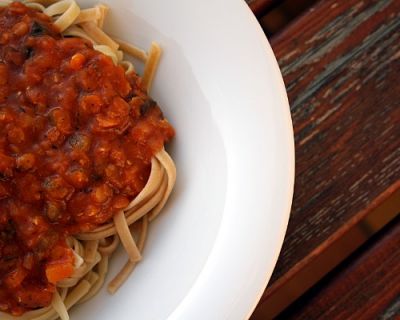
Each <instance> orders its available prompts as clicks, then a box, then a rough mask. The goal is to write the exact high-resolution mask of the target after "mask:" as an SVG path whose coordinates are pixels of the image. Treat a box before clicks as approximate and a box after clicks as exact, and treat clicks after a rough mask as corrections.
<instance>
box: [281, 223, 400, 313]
mask: <svg viewBox="0 0 400 320" xmlns="http://www.w3.org/2000/svg"><path fill="white" fill-rule="evenodd" d="M399 248H400V217H398V218H397V219H396V220H395V221H393V222H392V223H391V224H390V225H389V226H388V227H387V228H385V229H384V230H382V232H380V233H379V235H377V237H374V238H372V239H370V241H369V242H368V243H367V244H366V245H365V246H363V247H362V248H360V250H358V251H357V252H356V254H355V255H354V256H353V257H352V259H350V260H348V261H345V262H344V263H343V264H342V265H341V266H340V267H339V268H338V269H337V270H335V272H333V274H330V275H329V276H328V277H327V278H326V279H324V281H323V282H322V283H321V284H319V285H318V287H317V288H314V289H313V290H312V291H311V292H310V293H308V294H307V295H306V296H304V297H302V298H301V299H300V300H299V301H297V302H296V304H295V305H293V306H292V307H291V308H289V309H288V310H286V311H285V312H284V313H283V314H281V316H280V318H281V319H285V320H286V319H288V320H289V319H296V320H302V319H304V320H312V319H332V320H334V319H338V320H339V319H364V320H369V319H371V320H373V319H395V318H396V316H397V317H400V250H399Z"/></svg>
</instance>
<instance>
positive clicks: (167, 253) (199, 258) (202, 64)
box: [71, 0, 294, 320]
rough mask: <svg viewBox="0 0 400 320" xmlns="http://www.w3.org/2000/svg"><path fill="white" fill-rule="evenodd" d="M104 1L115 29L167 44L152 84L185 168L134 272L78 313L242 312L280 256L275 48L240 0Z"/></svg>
mask: <svg viewBox="0 0 400 320" xmlns="http://www.w3.org/2000/svg"><path fill="white" fill-rule="evenodd" d="M102 1H103V2H105V3H108V4H109V5H110V7H111V8H112V10H111V13H110V16H109V17H108V21H107V23H106V29H107V30H108V31H109V33H111V34H113V35H117V36H118V37H119V38H122V39H124V40H127V41H129V42H134V43H136V44H138V45H140V46H142V47H144V48H147V47H148V46H149V44H150V42H151V41H153V40H155V41H157V42H158V43H160V45H161V46H162V48H163V49H164V54H163V57H162V61H161V65H160V68H159V70H158V73H157V75H156V80H155V83H154V88H153V92H152V96H153V97H154V98H155V99H156V100H157V101H158V102H159V104H160V105H161V107H162V109H163V111H164V113H165V115H166V116H167V117H168V119H169V120H170V122H171V123H172V124H173V125H174V126H175V128H176V132H177V136H176V139H175V140H174V142H173V143H172V144H170V145H169V147H168V149H169V151H170V153H171V154H172V156H173V158H174V159H175V161H176V165H177V170H178V180H177V184H176V188H175V191H174V193H173V196H172V197H171V199H170V200H169V203H168V205H167V207H166V208H165V210H164V211H163V213H162V214H161V216H160V217H159V218H158V219H157V220H156V221H155V222H154V223H153V224H152V225H151V228H150V236H149V239H148V242H147V245H146V248H145V251H144V255H143V257H144V258H143V261H142V262H141V263H140V264H139V265H138V267H137V269H136V270H135V272H134V273H133V274H132V275H131V277H130V278H129V280H128V282H127V283H126V284H125V285H124V286H123V287H122V288H121V289H120V290H119V291H118V292H117V293H116V294H115V295H114V296H110V295H108V293H107V292H106V290H105V288H103V290H102V291H101V293H100V294H99V295H98V296H96V297H95V298H94V299H93V300H91V301H89V302H87V303H85V304H83V305H81V306H79V307H78V308H74V309H73V311H71V316H72V319H86V320H87V319H96V320H106V319H107V320H109V319H118V320H123V319H140V320H143V319H145V320H147V319H167V318H168V319H208V320H209V319H244V318H246V317H248V316H249V315H250V314H251V312H252V310H253V309H254V307H255V306H256V304H257V302H258V299H259V298H260V296H261V294H262V292H263V290H264V288H265V286H266V284H267V281H268V279H269V277H270V275H271V273H272V270H273V268H274V266H275V263H276V260H277V257H278V254H279V250H280V248H281V245H282V241H283V237H284V234H285V231H286V225H287V222H288V216H289V210H290V205H291V199H292V190H293V177H294V152H293V149H294V148H293V132H292V125H291V119H290V113H289V106H288V101H287V97H286V92H285V87H284V85H283V81H282V77H281V74H280V71H279V68H278V66H277V63H276V60H275V57H274V55H273V53H272V50H271V48H270V46H269V44H268V42H267V40H266V38H265V36H264V34H263V33H262V30H261V29H260V27H259V25H258V23H257V21H256V19H255V18H254V16H253V15H252V13H251V12H250V10H249V9H248V7H247V5H246V4H245V2H244V1H241V0H202V1H195V0H168V1H164V0H118V1H117V0H106V1H104V0H102ZM80 3H81V4H82V5H83V7H86V6H88V5H92V4H95V3H97V1H80ZM125 259H126V256H125V254H124V253H123V252H122V250H121V251H120V252H118V254H117V255H116V256H115V257H114V259H112V263H111V270H110V272H109V275H108V278H107V280H108V281H109V280H110V279H111V277H112V276H113V275H115V273H116V272H117V270H118V268H120V267H121V265H122V264H123V263H124V261H125Z"/></svg>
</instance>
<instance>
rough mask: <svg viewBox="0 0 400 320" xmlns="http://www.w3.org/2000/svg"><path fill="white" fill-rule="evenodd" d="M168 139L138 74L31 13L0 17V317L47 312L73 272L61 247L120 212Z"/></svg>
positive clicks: (0, 12)
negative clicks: (1, 313)
mask: <svg viewBox="0 0 400 320" xmlns="http://www.w3.org/2000/svg"><path fill="white" fill-rule="evenodd" d="M173 136H174V130H173V128H172V127H171V125H170V124H169V123H168V122H167V120H166V119H164V117H163V115H162V113H161V111H160V109H159V107H158V106H157V104H156V103H155V102H154V101H153V100H151V99H150V98H149V97H148V96H147V94H146V92H145V90H144V89H143V88H142V86H141V79H140V78H139V77H138V76H137V75H136V74H134V73H132V74H130V75H125V72H124V70H123V68H121V67H119V66H115V65H114V64H113V62H112V60H111V59H110V58H109V57H107V56H105V55H103V54H101V53H99V52H97V51H95V50H93V48H92V45H91V44H90V43H88V42H87V41H85V40H82V39H76V38H63V37H62V36H61V35H60V34H59V33H58V31H57V30H56V29H55V27H54V26H53V25H52V24H51V22H50V19H49V18H48V17H47V16H45V15H44V14H42V13H40V12H38V11H35V10H32V9H28V8H26V7H25V6H23V5H22V4H19V3H13V4H11V5H10V6H9V7H5V8H0V310H1V311H5V312H10V313H12V314H15V315H18V314H22V313H24V312H25V311H28V310H32V309H36V308H39V307H43V306H48V305H49V304H50V302H51V299H52V296H53V293H54V291H55V284H56V283H57V281H60V280H62V279H64V278H66V277H68V276H70V275H71V273H72V271H73V264H74V257H73V254H72V251H71V250H70V249H69V247H68V246H67V244H66V238H67V237H68V236H69V235H74V234H76V233H80V232H87V231H90V230H93V229H95V228H96V227H97V226H100V225H102V224H103V223H105V222H107V221H109V220H110V219H112V216H113V215H114V214H115V213H116V212H118V211H119V210H121V209H123V208H125V207H126V206H127V205H128V204H129V202H130V201H131V200H132V199H134V197H135V196H136V195H137V194H138V193H139V192H140V191H141V190H142V189H143V187H144V185H145V184H146V182H147V179H148V176H149V173H150V161H151V158H152V157H153V155H154V154H155V153H156V152H157V151H159V150H160V149H161V148H162V147H163V145H164V143H165V142H166V141H168V140H169V139H171V138H172V137H173Z"/></svg>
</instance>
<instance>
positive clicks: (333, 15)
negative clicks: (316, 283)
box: [272, 0, 400, 279]
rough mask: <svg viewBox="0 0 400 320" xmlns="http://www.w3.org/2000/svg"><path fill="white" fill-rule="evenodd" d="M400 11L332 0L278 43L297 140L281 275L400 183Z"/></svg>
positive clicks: (386, 4)
mask: <svg viewBox="0 0 400 320" xmlns="http://www.w3.org/2000/svg"><path fill="white" fill-rule="evenodd" d="M323 13H324V14H323ZM399 14H400V2H399V1H394V0H393V1H390V0H386V1H355V0H353V1H346V2H340V3H337V2H335V1H324V2H322V3H320V4H319V5H318V6H317V8H314V11H313V12H310V13H309V14H308V15H306V16H305V17H304V19H302V20H300V21H298V23H296V26H293V27H292V28H290V29H288V30H287V31H285V33H284V34H282V35H281V36H280V38H279V39H276V40H275V41H273V42H272V44H273V48H274V50H275V52H276V54H277V56H278V61H279V64H280V66H281V69H282V73H283V75H284V79H285V82H286V86H287V90H288V95H289V100H290V104H291V110H292V117H293V125H294V130H295V140H296V188H295V196H294V202H293V211H292V215H291V221H290V224H289V228H288V232H287V238H286V240H285V245H284V249H283V250H282V255H281V258H280V261H279V263H278V265H277V270H276V273H275V275H274V278H273V279H276V278H277V277H279V275H282V274H283V273H285V272H287V270H288V269H289V268H290V267H292V266H293V264H294V263H296V262H298V261H299V260H300V259H299V258H301V257H303V256H306V255H307V253H308V252H310V251H311V250H312V249H313V248H315V246H317V245H319V244H320V243H321V242H322V241H323V240H324V239H326V238H327V237H328V236H329V235H331V234H332V233H333V232H334V231H335V230H336V229H337V228H338V227H340V226H341V225H342V224H343V223H345V222H346V221H347V220H348V219H349V218H351V217H352V216H353V215H354V214H355V213H357V212H358V211H360V210H362V209H363V208H365V207H368V205H369V204H370V203H371V202H372V200H373V199H374V198H375V197H376V196H377V195H379V194H380V193H381V192H382V191H384V190H386V189H387V188H389V187H390V186H391V185H392V184H394V183H395V182H396V181H398V180H399V179H400V139H399V137H400V126H399V123H400V81H398V80H399V74H400V19H399ZM285 35H286V36H285Z"/></svg>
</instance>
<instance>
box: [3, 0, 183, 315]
mask: <svg viewBox="0 0 400 320" xmlns="http://www.w3.org/2000/svg"><path fill="white" fill-rule="evenodd" d="M22 2H23V3H24V4H26V5H27V6H29V7H30V8H33V9H36V10H40V11H42V12H43V13H45V14H46V15H48V16H50V17H52V19H53V22H54V25H55V26H57V27H58V28H59V30H60V31H62V33H63V35H64V36H73V37H80V38H84V39H86V40H89V41H91V42H92V44H93V46H94V49H95V50H98V51H100V52H101V53H103V54H105V55H107V56H110V57H111V59H112V60H113V62H114V63H115V64H119V65H121V66H122V67H123V68H124V70H125V71H126V72H127V73H129V72H132V71H134V70H135V69H134V66H133V65H132V63H131V62H129V61H127V60H124V57H123V56H124V53H126V54H129V55H131V56H134V57H135V58H137V59H138V60H140V61H142V62H143V63H144V74H143V77H142V81H143V84H144V86H145V88H146V89H147V91H149V90H150V88H151V84H152V81H153V78H154V75H155V72H156V69H157V66H158V62H159V60H160V56H161V49H160V47H159V45H158V44H157V43H154V42H153V43H152V44H151V47H150V50H149V51H148V52H145V51H144V50H142V49H140V48H137V47H135V46H133V45H131V44H129V43H127V42H125V41H122V40H120V39H113V38H111V37H110V36H109V35H107V34H106V33H105V32H104V31H103V30H102V29H101V28H102V26H103V23H104V18H105V16H106V13H107V11H108V7H107V6H105V5H97V6H95V7H93V8H89V9H83V10H82V9H81V8H80V7H79V6H78V4H77V3H76V2H75V1H74V0H62V1H52V0H34V1H32V0H25V1H22ZM10 3H11V1H7V0H0V6H4V5H8V4H10ZM175 179H176V169H175V165H174V162H173V160H172V159H171V157H170V156H169V155H168V153H167V152H166V151H165V150H164V149H162V150H160V151H159V152H158V153H157V154H156V155H155V156H154V157H153V158H152V161H151V171H150V175H149V179H148V181H147V183H146V185H145V187H144V188H143V189H142V191H141V192H140V193H139V194H138V195H137V196H136V197H135V198H134V199H133V201H132V202H131V203H130V204H129V205H128V206H127V207H126V208H125V209H124V210H121V211H120V212H119V213H117V214H116V215H115V216H114V217H113V220H111V221H109V222H108V223H106V224H103V225H101V226H100V227H98V228H96V229H95V230H92V231H91V232H87V233H81V234H78V235H76V236H74V237H70V238H68V245H69V246H70V247H71V248H72V249H73V252H74V257H75V267H74V268H75V269H74V272H73V274H72V276H70V277H68V278H67V279H64V280H62V281H60V282H58V283H57V291H56V293H55V294H54V296H53V300H52V303H51V305H50V306H48V307H46V308H42V309H37V310H33V311H28V312H26V313H25V314H23V315H22V316H19V317H17V318H15V317H13V316H12V315H9V314H6V313H1V312H0V318H1V319H4V320H11V319H19V320H25V319H30V320H52V319H58V318H60V319H62V320H68V319H69V316H68V310H69V309H70V308H71V307H73V306H74V305H76V304H79V303H83V302H85V301H87V300H89V299H90V298H92V297H93V296H94V295H95V294H96V293H97V292H98V291H99V290H100V288H101V287H102V285H103V283H104V280H105V276H106V274H107V272H108V264H109V259H110V257H111V256H112V254H113V253H114V252H115V250H116V249H117V248H118V246H119V244H120V243H122V245H123V247H124V248H125V250H126V252H127V254H128V257H129V258H128V261H127V262H126V264H125V266H124V267H123V268H122V269H121V271H120V272H119V273H118V274H117V275H116V276H115V278H114V279H113V280H112V281H111V282H110V283H109V285H108V291H109V292H110V293H114V292H115V291H116V290H117V289H118V288H119V287H120V286H121V285H122V284H123V282H124V281H125V280H126V279H127V278H128V276H129V275H130V273H131V272H132V271H133V269H134V268H135V266H136V264H137V262H138V261H140V259H141V257H142V251H143V248H144V244H145V240H146V236H147V232H148V225H149V223H150V222H151V221H152V220H153V219H155V218H156V216H157V215H158V214H159V212H160V211H161V209H162V208H163V207H164V205H165V203H166V201H167V199H168V197H169V195H170V193H171V191H172V188H173V186H174V183H175Z"/></svg>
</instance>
